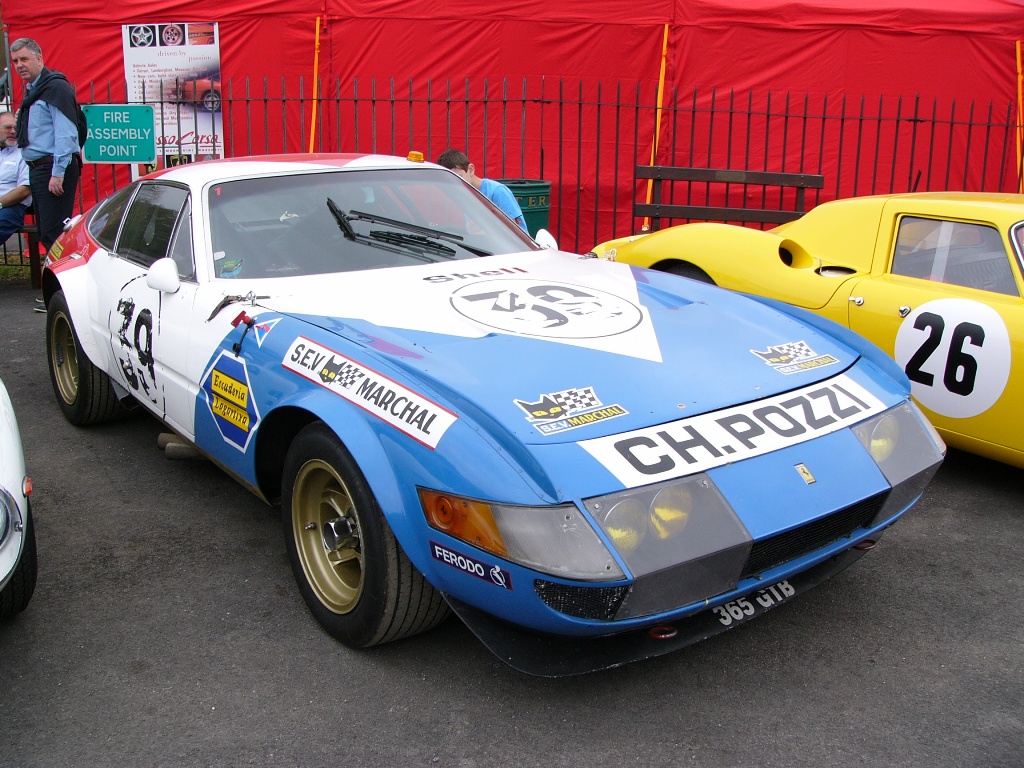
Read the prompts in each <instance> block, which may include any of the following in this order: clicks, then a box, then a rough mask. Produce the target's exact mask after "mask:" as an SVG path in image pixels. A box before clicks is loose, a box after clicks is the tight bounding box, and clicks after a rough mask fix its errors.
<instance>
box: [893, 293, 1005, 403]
mask: <svg viewBox="0 0 1024 768" xmlns="http://www.w3.org/2000/svg"><path fill="white" fill-rule="evenodd" d="M894 356H895V358H896V362H898V363H899V364H900V365H901V366H903V370H904V371H906V373H907V376H908V377H909V378H910V384H911V394H912V395H913V396H914V397H915V398H916V399H917V401H918V402H919V403H921V405H923V406H924V407H926V408H928V409H929V410H932V411H934V412H935V413H938V414H941V415H943V416H949V417H951V418H958V419H966V418H970V417H971V416H977V415H978V414H979V413H983V412H985V411H987V410H988V409H989V408H991V407H992V406H993V405H995V403H996V402H997V401H998V400H999V398H1000V396H1001V395H1002V394H1003V390H1004V389H1005V388H1006V382H1007V381H1008V379H1009V377H1010V335H1009V333H1008V332H1007V330H1006V323H1004V322H1003V318H1002V317H1000V315H999V313H998V312H996V311H995V310H994V309H992V308H991V307H989V306H987V305H985V304H981V303H979V302H976V301H969V300H967V299H939V300H936V301H929V302H926V303H924V304H922V305H921V306H919V307H917V308H916V309H915V310H914V311H913V312H911V313H910V314H909V315H907V317H906V318H905V319H904V320H903V323H902V324H901V325H900V329H899V331H898V332H897V334H896V349H895V355H894Z"/></svg>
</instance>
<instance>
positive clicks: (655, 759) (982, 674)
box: [0, 281, 1024, 768]
mask: <svg viewBox="0 0 1024 768" xmlns="http://www.w3.org/2000/svg"><path fill="white" fill-rule="evenodd" d="M36 295H37V292H35V291H33V290H31V289H30V288H29V287H28V285H27V282H26V281H17V282H13V283H2V284H0V325H2V327H3V329H4V331H3V333H2V334H0V344H2V354H0V378H2V379H3V381H4V382H5V384H6V385H7V388H8V389H9V391H10V393H11V397H12V399H13V400H14V405H15V409H16V411H17V415H18V420H19V423H20V426H21V432H22V439H23V442H24V446H25V453H26V459H27V462H28V467H29V472H30V474H31V476H32V479H33V482H34V487H35V492H34V494H33V496H32V504H33V514H34V519H35V523H36V532H37V537H38V547H39V580H38V584H37V587H36V592H35V596H34V597H33V599H32V602H31V604H30V605H29V607H28V609H27V610H26V611H25V612H24V613H23V614H21V615H20V616H18V617H17V618H16V619H15V620H13V621H11V622H7V623H4V624H0V766H3V767H4V768H6V767H7V766H17V767H18V768H29V767H35V766H39V767H40V768H49V767H51V766H61V767H68V766H327V765H344V766H347V767H349V768H351V767H354V766H451V767H453V768H455V767H458V768H485V767H486V768H494V767H498V768H500V767H503V766H545V767H547V766H552V767H557V766H573V767H575V766H586V767H587V768H597V767H601V766H609V767H611V766H615V767H616V768H619V767H620V766H630V765H638V766H683V765H685V766H715V767H717V766H729V767H731V766H808V767H809V768H810V767H813V768H822V767H824V766H844V767H845V766H928V767H929V768H944V767H945V766H950V767H953V766H956V767H957V768H960V767H962V766H971V767H972V768H973V767H979V768H980V767H988V768H995V767H997V766H999V767H1006V768H1017V767H1019V766H1022V765H1024V663H1022V655H1024V654H1022V650H1024V569H1022V568H1021V553H1022V552H1024V471H1021V470H1018V469H1013V468H1010V467H1007V466H1004V465H1001V464H997V463H994V462H990V461H986V460H983V459H979V458H976V457H972V456H969V455H966V454H962V453H959V452H951V454H950V456H949V457H948V458H947V460H946V462H945V464H944V465H943V467H942V468H941V470H940V471H939V473H938V475H937V477H936V479H935V480H934V481H933V483H932V485H931V486H930V487H929V488H928V490H927V491H926V492H925V495H924V498H923V499H922V501H921V502H920V503H919V504H918V505H917V507H916V508H914V509H913V510H911V511H910V512H909V513H908V514H907V515H906V516H905V517H904V518H903V520H901V521H900V522H899V523H898V524H897V525H895V526H894V527H893V528H892V529H890V530H889V531H888V532H887V533H886V535H885V536H884V537H883V538H882V540H881V542H880V544H879V546H878V547H876V548H875V549H874V550H873V551H872V552H870V553H868V554H867V555H866V556H865V557H864V558H862V559H861V560H860V561H859V562H857V563H856V564H854V565H853V566H852V567H851V568H849V569H848V570H846V571H844V572H843V573H841V574H839V575H838V576H837V577H835V578H833V579H832V580H830V581H828V582H826V583H825V584H823V585H821V586H820V587H818V588H816V589H814V590H812V591H810V592H808V593H807V594H805V595H802V596H800V597H798V598H796V599H794V600H793V601H791V602H789V603H788V604H786V605H783V606H781V607H779V608H777V609H775V610H773V611H770V612H769V613H767V614H765V615H764V616H762V617H760V618H758V619H757V620H755V621H752V622H750V623H748V624H746V625H744V626H742V627H740V628H738V629H736V630H735V631H731V632H727V633H725V634H723V635H721V636H719V637H716V638H713V639H711V640H708V641H706V642H704V643H701V644H698V645H695V646H692V647H690V648H688V649H684V650H682V651H679V652H676V653H674V654H671V655H668V656H664V657H661V658H659V659H654V660H650V661H646V662H641V663H637V664H632V665H628V666H625V667H622V668H619V669H614V670H610V671H607V672H601V673H595V674H590V675H585V676H582V677H575V678H563V679H558V680H545V679H539V678H533V677H527V676H524V675H522V674H520V673H517V672H515V671H513V670H512V669H510V668H508V667H506V666H505V665H504V664H502V663H501V662H500V661H498V660H497V659H496V658H494V657H493V656H492V655H491V654H490V653H489V652H488V651H487V650H486V649H484V647H483V646H482V645H480V643H479V642H478V641H477V640H476V639H475V638H474V637H473V636H472V635H471V634H470V633H469V631H468V630H466V628H465V627H464V626H463V625H461V624H460V623H459V622H458V620H457V619H454V618H452V619H450V620H449V621H448V622H446V623H445V624H444V625H442V626H441V627H440V628H438V629H436V630H434V631H433V632H430V633H428V634H426V635H421V636H417V637H413V638H410V639H408V640H405V641H402V642H399V643H394V644H391V645H388V646H383V647H380V648H376V649H373V650H369V651H353V650H349V649H347V648H345V647H343V646H341V645H339V644H338V643H336V642H335V641H333V640H332V639H331V638H329V637H328V636H327V635H326V634H324V633H323V632H322V631H321V630H320V629H319V627H318V625H317V624H316V622H315V621H314V620H313V618H312V617H311V616H310V615H309V613H308V612H307V610H306V608H305V606H304V604H303V603H302V600H301V598H300V597H299V594H298V591H297V589H296V587H295V584H294V581H293V579H292V574H291V571H290V569H289V566H288V562H287V558H286V556H285V552H284V545H283V540H282V533H281V525H280V522H279V518H278V514H277V511H276V510H272V509H270V508H269V507H267V506H266V505H265V504H263V503H262V502H261V501H259V500H258V499H256V498H255V497H254V496H252V495H251V494H249V493H248V492H247V491H245V490H244V489H243V488H241V486H238V485H237V484H235V482H234V481H232V480H231V479H229V478H228V477H227V476H226V475H225V474H223V473H222V472H221V471H220V470H218V469H217V468H215V467H214V466H212V465H211V464H209V463H206V462H204V461H201V460H179V461H172V460H169V459H167V458H165V456H164V455H163V453H162V452H161V451H160V450H159V449H158V447H157V435H158V434H159V433H160V432H161V428H160V425H159V424H158V423H157V422H156V421H155V420H153V419H151V418H149V417H146V416H142V417H138V418H134V419H131V420H128V421H121V422H118V423H114V424H107V425H101V426H97V427H92V428H87V429H80V428H76V427H73V426H71V425H70V424H68V423H67V422H65V421H64V419H63V418H62V416H61V413H60V410H59V408H58V407H57V404H56V401H55V399H54V395H53V392H52V389H51V385H50V381H49V376H48V373H47V366H46V353H45V316H44V315H42V314H38V313H34V312H32V306H33V300H34V298H35V296H36Z"/></svg>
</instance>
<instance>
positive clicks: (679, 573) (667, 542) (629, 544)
mask: <svg viewBox="0 0 1024 768" xmlns="http://www.w3.org/2000/svg"><path fill="white" fill-rule="evenodd" d="M583 504H584V506H585V507H586V508H587V511H588V512H590V514H591V515H593V517H594V519H595V520H596V521H597V524H598V525H600V526H601V529H602V530H603V531H604V532H605V534H607V536H608V539H609V540H610V541H611V542H612V544H614V545H615V548H616V549H617V550H618V552H619V554H620V555H621V556H622V558H623V560H625V561H626V565H628V566H629V570H630V572H631V573H632V575H633V576H634V577H635V581H634V582H633V585H632V586H631V587H630V590H629V593H628V594H627V595H626V597H625V599H624V600H623V601H622V605H621V607H620V608H619V609H618V612H617V614H616V618H620V619H622V618H629V617H635V616H647V615H650V614H652V613H657V612H659V611H664V610H667V609H669V608H675V607H678V606H680V605H689V604H690V603H695V602H699V601H701V600H705V599H707V598H709V597H712V596H713V595H719V594H721V593H722V592H728V591H729V590H730V589H735V588H736V584H737V583H738V581H739V577H740V574H741V573H742V571H743V564H744V563H745V562H746V560H747V557H748V555H749V554H750V549H751V546H752V545H753V539H752V538H751V536H750V533H749V532H748V531H747V529H746V527H745V526H744V525H743V523H741V522H740V519H739V518H738V517H737V516H736V513H735V512H733V509H732V507H731V506H729V503H728V502H727V501H726V500H725V497H723V496H722V494H721V492H720V491H719V490H718V488H717V487H716V486H715V484H714V482H712V480H711V478H710V477H708V476H707V475H704V474H697V475H691V476H689V477H684V478H680V479H677V480H670V481H668V482H666V483H660V484H658V485H651V486H646V487H644V488H631V489H629V490H626V491H619V492H617V493H612V494H609V495H607V496H598V497H596V498H592V499H585V500H584V502H583Z"/></svg>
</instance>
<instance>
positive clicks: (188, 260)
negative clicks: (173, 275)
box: [170, 200, 196, 280]
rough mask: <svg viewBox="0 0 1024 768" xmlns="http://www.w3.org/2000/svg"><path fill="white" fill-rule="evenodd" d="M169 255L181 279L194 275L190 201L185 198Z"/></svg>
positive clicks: (189, 278)
mask: <svg viewBox="0 0 1024 768" xmlns="http://www.w3.org/2000/svg"><path fill="white" fill-rule="evenodd" d="M170 257H171V258H172V259H174V263H175V264H177V265H178V275H179V277H181V278H182V279H183V280H191V279H193V278H194V277H195V276H196V263H195V259H194V258H193V257H192V201H191V200H186V201H185V207H184V208H183V209H182V211H181V218H180V219H179V220H178V229H177V230H175V232H174V239H173V240H172V241H171V253H170Z"/></svg>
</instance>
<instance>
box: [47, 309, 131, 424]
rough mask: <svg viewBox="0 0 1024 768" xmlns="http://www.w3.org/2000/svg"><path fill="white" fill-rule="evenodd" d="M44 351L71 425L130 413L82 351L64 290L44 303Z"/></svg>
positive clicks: (95, 422)
mask: <svg viewBox="0 0 1024 768" xmlns="http://www.w3.org/2000/svg"><path fill="white" fill-rule="evenodd" d="M46 353H47V354H46V360H47V362H48V363H49V366H50V382H51V383H52V384H53V392H54V394H55V395H56V396H57V404H58V405H59V406H60V409H61V411H62V412H63V413H64V418H66V419H67V420H68V421H70V422H71V423H72V424H74V425H75V426H78V427H82V426H86V425H88V424H98V423H99V422H102V421H110V420H111V419H116V418H120V417H122V416H124V415H125V414H127V413H128V412H129V411H128V409H127V408H125V407H124V406H123V405H121V403H120V401H118V399H117V393H116V392H114V387H113V386H112V385H111V383H110V377H109V376H107V374H106V373H104V372H103V371H102V370H100V369H99V368H97V367H96V366H95V365H93V363H92V361H91V360H89V358H88V357H86V355H85V352H84V351H83V350H82V345H81V343H80V342H79V340H78V333H77V331H75V325H74V323H73V322H72V321H71V312H70V311H69V310H68V304H67V301H66V300H65V299H64V292H63V291H57V292H56V293H55V294H53V296H51V297H50V303H49V304H47V305H46Z"/></svg>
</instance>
